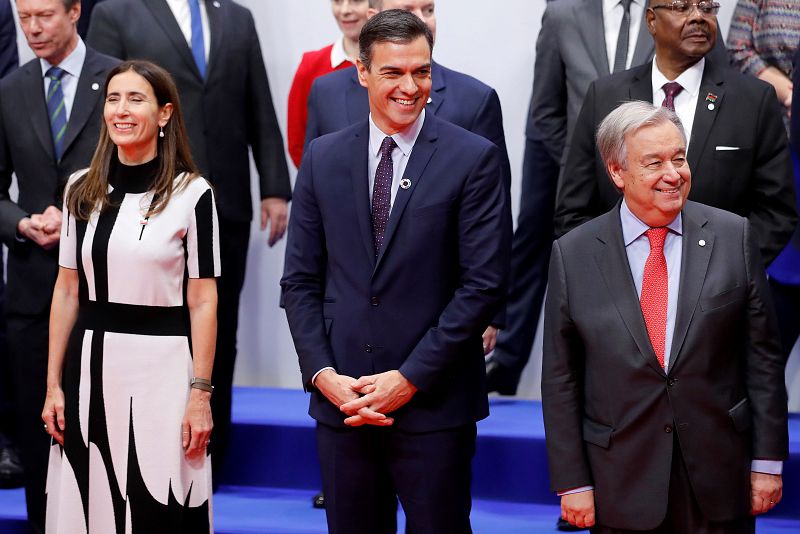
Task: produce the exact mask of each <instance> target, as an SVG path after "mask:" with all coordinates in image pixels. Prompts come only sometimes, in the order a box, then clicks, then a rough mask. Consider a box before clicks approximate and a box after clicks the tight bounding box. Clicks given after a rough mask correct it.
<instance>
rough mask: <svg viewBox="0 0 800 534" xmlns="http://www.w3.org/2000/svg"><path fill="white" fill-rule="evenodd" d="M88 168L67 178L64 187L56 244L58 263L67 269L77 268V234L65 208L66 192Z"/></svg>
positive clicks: (73, 219)
mask: <svg viewBox="0 0 800 534" xmlns="http://www.w3.org/2000/svg"><path fill="white" fill-rule="evenodd" d="M87 171H88V169H84V170H81V171H77V172H76V173H74V174H73V175H72V176H70V177H69V180H67V185H66V187H65V188H64V204H63V205H62V206H61V240H60V241H59V245H58V264H59V265H60V266H61V267H65V268H67V269H73V270H74V269H77V268H78V247H77V243H78V240H77V236H76V234H75V217H73V216H72V215H71V214H70V212H69V210H67V194H68V193H69V190H70V188H71V187H72V184H74V183H75V181H76V180H77V179H78V178H80V177H81V176H83V175H84V174H86V172H87Z"/></svg>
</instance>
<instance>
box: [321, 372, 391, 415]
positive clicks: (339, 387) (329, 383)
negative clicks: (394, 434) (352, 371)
mask: <svg viewBox="0 0 800 534" xmlns="http://www.w3.org/2000/svg"><path fill="white" fill-rule="evenodd" d="M355 383H356V379H355V378H353V377H351V376H347V375H340V374H339V373H337V372H336V371H334V370H333V369H326V370H324V371H322V372H321V373H320V374H319V375H317V379H316V380H315V381H314V387H316V388H317V389H318V390H320V391H321V392H322V394H323V395H325V398H327V399H328V400H329V401H331V403H332V404H333V405H334V406H336V407H337V408H339V409H340V410H341V409H342V406H343V405H344V404H347V403H348V402H352V401H355V400H357V399H359V398H360V397H361V395H360V394H359V393H358V392H357V391H356V389H355V388H354V387H353V384H355ZM362 414H363V415H362ZM348 415H351V416H352V417H348V418H347V420H345V423H347V424H348V425H351V426H361V425H377V426H389V425H391V424H392V423H394V419H392V418H391V417H386V416H385V415H384V414H382V413H377V412H373V411H372V410H370V409H369V408H362V409H361V410H360V411H359V412H358V413H355V412H354V413H353V414H348ZM348 421H350V422H348Z"/></svg>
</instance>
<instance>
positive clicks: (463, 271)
mask: <svg viewBox="0 0 800 534" xmlns="http://www.w3.org/2000/svg"><path fill="white" fill-rule="evenodd" d="M501 159H502V156H501V154H500V151H499V150H498V149H497V147H496V146H492V145H490V146H488V147H487V148H486V149H484V151H483V153H482V154H481V155H480V156H479V157H478V159H477V161H476V164H475V166H474V167H473V169H472V170H471V171H470V173H469V176H468V177H467V179H466V181H465V183H464V187H463V190H462V195H461V199H460V200H461V202H460V206H459V213H458V216H457V224H458V229H457V231H458V236H457V239H458V257H459V258H460V269H459V271H460V279H459V287H458V288H457V289H456V291H455V292H454V294H453V298H452V299H451V300H450V302H449V303H448V304H447V306H446V307H445V308H444V310H443V311H442V313H441V314H440V316H439V321H438V324H437V326H436V327H434V328H431V329H429V330H428V331H427V333H426V334H425V335H424V336H423V337H422V339H421V340H420V341H419V343H417V345H416V346H415V347H414V349H413V350H412V351H411V354H409V356H408V358H406V360H405V361H404V362H403V364H402V365H401V366H400V369H399V371H400V373H401V374H402V375H403V376H404V377H406V378H407V379H408V380H409V381H410V382H411V383H412V384H414V385H415V386H416V387H417V388H419V389H420V390H422V391H429V390H430V389H431V388H433V387H434V385H435V384H436V383H437V381H439V380H443V379H446V376H447V369H448V367H449V366H451V365H453V364H455V363H456V362H457V361H458V360H459V358H462V357H463V355H464V351H465V347H466V346H467V345H468V344H469V343H470V342H471V341H476V338H475V333H476V332H479V333H482V332H483V329H484V328H485V327H486V325H487V324H489V323H490V321H491V319H492V317H493V315H494V314H496V313H497V311H498V309H499V307H500V305H501V303H502V301H503V299H504V298H505V295H506V290H507V278H508V265H509V261H508V258H509V255H510V253H511V250H510V249H511V244H510V235H511V231H510V227H511V210H510V208H509V205H508V201H507V195H506V191H505V187H504V186H503V184H502V178H501Z"/></svg>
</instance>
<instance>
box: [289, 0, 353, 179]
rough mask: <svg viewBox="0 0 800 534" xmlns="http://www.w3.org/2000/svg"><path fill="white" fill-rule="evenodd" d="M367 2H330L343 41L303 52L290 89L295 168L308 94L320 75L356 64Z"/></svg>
mask: <svg viewBox="0 0 800 534" xmlns="http://www.w3.org/2000/svg"><path fill="white" fill-rule="evenodd" d="M368 8H369V2H367V0H331V10H332V11H333V18H335V19H336V23H337V24H338V25H339V29H340V30H341V31H342V38H341V39H338V40H336V42H334V43H333V44H330V45H328V46H326V47H325V48H322V49H320V50H315V51H313V52H306V53H305V54H303V59H302V60H301V61H300V66H299V67H297V72H296V73H295V75H294V80H293V81H292V88H291V89H290V90H289V116H288V125H287V126H288V127H287V129H288V131H287V138H288V142H289V155H290V156H291V157H292V161H293V162H294V164H295V167H299V166H300V160H301V158H302V157H303V142H304V141H305V137H306V121H307V120H308V93H309V92H310V91H311V84H312V83H313V82H314V79H316V78H317V77H319V76H322V75H324V74H328V73H329V72H333V71H335V70H339V69H345V68H347V67H351V66H353V65H354V64H355V59H356V58H357V57H358V34H359V33H361V27H362V26H363V25H364V23H365V22H366V21H367V9H368Z"/></svg>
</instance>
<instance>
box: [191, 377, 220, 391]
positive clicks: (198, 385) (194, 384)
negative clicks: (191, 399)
mask: <svg viewBox="0 0 800 534" xmlns="http://www.w3.org/2000/svg"><path fill="white" fill-rule="evenodd" d="M189 387H190V388H193V389H200V390H202V391H208V392H209V393H212V392H213V391H214V386H212V385H211V380H208V379H207V378H197V377H193V378H192V381H191V382H190V383H189Z"/></svg>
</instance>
